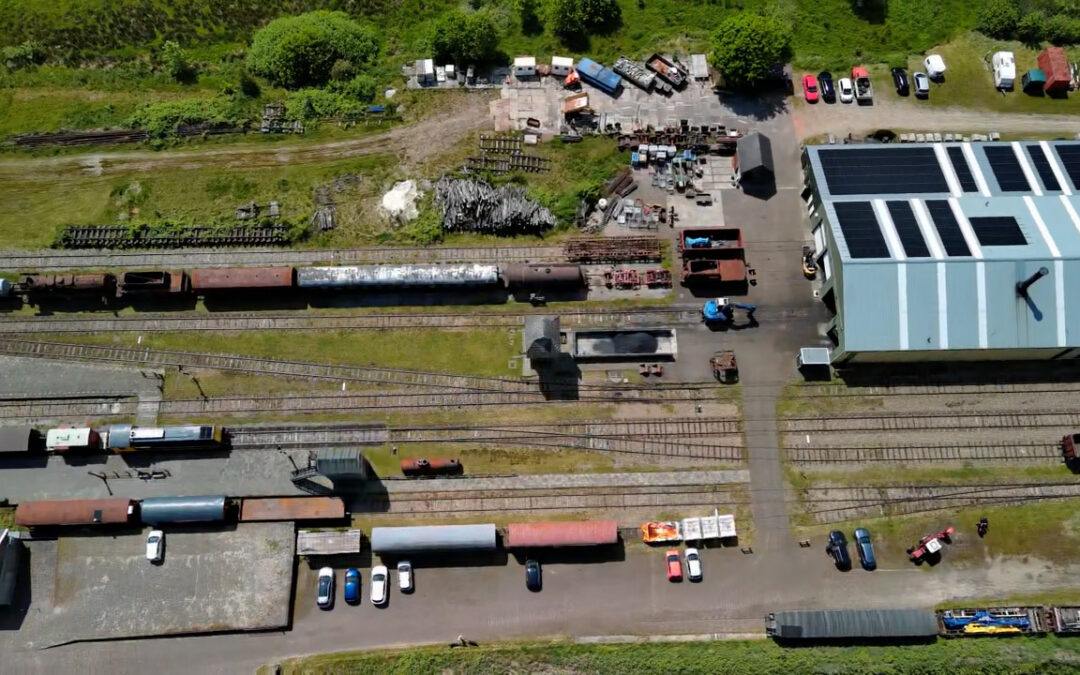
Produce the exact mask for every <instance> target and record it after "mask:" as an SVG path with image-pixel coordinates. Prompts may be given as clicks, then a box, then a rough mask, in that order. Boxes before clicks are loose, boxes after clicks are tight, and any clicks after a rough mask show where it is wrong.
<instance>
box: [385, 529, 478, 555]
mask: <svg viewBox="0 0 1080 675" xmlns="http://www.w3.org/2000/svg"><path fill="white" fill-rule="evenodd" d="M495 536H496V535H495V525H492V524H486V525H422V526H415V527H376V528H373V529H372V530H371V552H372V553H375V554H379V555H385V554H388V553H434V552H436V551H493V550H495V548H496V545H497V542H496V538H495Z"/></svg>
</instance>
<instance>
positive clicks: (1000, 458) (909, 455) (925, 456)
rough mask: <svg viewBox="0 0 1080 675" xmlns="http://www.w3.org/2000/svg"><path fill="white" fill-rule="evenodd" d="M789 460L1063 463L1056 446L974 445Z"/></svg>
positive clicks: (823, 451)
mask: <svg viewBox="0 0 1080 675" xmlns="http://www.w3.org/2000/svg"><path fill="white" fill-rule="evenodd" d="M786 452H787V458H788V461H791V462H794V463H796V464H811V465H818V464H830V463H876V462H965V461H993V462H1010V463H1021V464H1023V463H1040V464H1056V463H1060V462H1061V461H1062V458H1061V448H1060V447H1059V446H1058V445H1057V444H1056V443H974V442H968V443H963V444H956V445H889V446H880V447H837V446H835V445H831V444H830V445H828V446H825V447H819V448H817V447H798V446H795V447H792V446H788V447H787V448H786Z"/></svg>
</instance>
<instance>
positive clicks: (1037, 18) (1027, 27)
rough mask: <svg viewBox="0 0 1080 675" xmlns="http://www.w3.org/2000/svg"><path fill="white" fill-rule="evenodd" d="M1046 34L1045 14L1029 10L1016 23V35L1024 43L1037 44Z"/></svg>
mask: <svg viewBox="0 0 1080 675" xmlns="http://www.w3.org/2000/svg"><path fill="white" fill-rule="evenodd" d="M1044 35H1046V15H1045V14H1043V13H1042V12H1029V13H1028V14H1026V15H1024V18H1022V19H1020V23H1018V24H1016V37H1017V39H1019V40H1020V41H1021V42H1023V43H1024V44H1026V45H1032V46H1035V45H1038V44H1039V43H1040V42H1042V41H1043V36H1044Z"/></svg>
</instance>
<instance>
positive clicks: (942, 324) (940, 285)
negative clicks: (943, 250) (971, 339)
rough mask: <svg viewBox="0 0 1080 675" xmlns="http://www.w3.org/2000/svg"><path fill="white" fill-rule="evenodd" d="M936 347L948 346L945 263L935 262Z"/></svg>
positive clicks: (947, 293)
mask: <svg viewBox="0 0 1080 675" xmlns="http://www.w3.org/2000/svg"><path fill="white" fill-rule="evenodd" d="M937 320H938V343H939V344H938V349H948V348H949V284H948V282H947V280H946V279H945V263H943V262H939V263H938V264H937Z"/></svg>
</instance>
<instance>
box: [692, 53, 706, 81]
mask: <svg viewBox="0 0 1080 675" xmlns="http://www.w3.org/2000/svg"><path fill="white" fill-rule="evenodd" d="M690 77H692V78H694V79H695V80H707V79H709V59H707V58H706V57H705V55H704V54H691V55H690Z"/></svg>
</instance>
